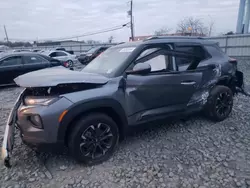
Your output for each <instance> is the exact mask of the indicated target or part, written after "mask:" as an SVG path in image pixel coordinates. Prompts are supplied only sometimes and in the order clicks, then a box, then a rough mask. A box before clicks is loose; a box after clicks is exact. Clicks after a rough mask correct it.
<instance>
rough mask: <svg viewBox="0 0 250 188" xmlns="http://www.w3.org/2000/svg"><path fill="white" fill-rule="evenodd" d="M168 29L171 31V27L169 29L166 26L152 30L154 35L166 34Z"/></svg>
mask: <svg viewBox="0 0 250 188" xmlns="http://www.w3.org/2000/svg"><path fill="white" fill-rule="evenodd" d="M170 31H171V29H169V28H167V27H163V28H161V29H159V30H156V31H155V32H154V35H156V36H160V35H166V34H168V33H169V32H170Z"/></svg>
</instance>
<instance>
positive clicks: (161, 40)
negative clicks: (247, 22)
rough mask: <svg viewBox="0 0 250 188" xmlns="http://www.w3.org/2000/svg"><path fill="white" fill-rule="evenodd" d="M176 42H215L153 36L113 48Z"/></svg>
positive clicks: (203, 39) (198, 38) (194, 38)
mask: <svg viewBox="0 0 250 188" xmlns="http://www.w3.org/2000/svg"><path fill="white" fill-rule="evenodd" d="M176 42H180V43H181V42H194V43H198V44H215V43H216V41H211V40H206V38H202V37H187V36H155V37H150V38H148V39H145V40H143V41H135V42H127V43H123V44H120V45H117V46H115V47H132V46H138V45H140V44H157V43H176Z"/></svg>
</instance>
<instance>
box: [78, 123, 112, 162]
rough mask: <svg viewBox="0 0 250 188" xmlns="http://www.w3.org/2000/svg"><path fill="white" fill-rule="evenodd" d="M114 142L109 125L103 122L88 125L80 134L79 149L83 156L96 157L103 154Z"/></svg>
mask: <svg viewBox="0 0 250 188" xmlns="http://www.w3.org/2000/svg"><path fill="white" fill-rule="evenodd" d="M113 142H114V136H113V134H112V132H111V129H110V126H109V125H107V124H104V123H98V124H94V125H90V126H89V127H88V128H87V129H86V130H85V131H84V132H83V134H82V136H81V143H80V150H81V152H82V154H83V155H84V156H90V157H91V158H92V159H98V158H100V157H102V156H103V155H105V153H106V152H107V151H108V150H109V149H110V148H111V146H112V143H113Z"/></svg>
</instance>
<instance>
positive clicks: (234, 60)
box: [229, 57, 237, 65]
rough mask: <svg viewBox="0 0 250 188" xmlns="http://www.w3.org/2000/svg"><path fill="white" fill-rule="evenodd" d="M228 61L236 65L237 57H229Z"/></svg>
mask: <svg viewBox="0 0 250 188" xmlns="http://www.w3.org/2000/svg"><path fill="white" fill-rule="evenodd" d="M229 63H233V64H236V65H237V59H234V58H231V57H230V58H229Z"/></svg>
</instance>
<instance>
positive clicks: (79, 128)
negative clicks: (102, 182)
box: [68, 113, 119, 165]
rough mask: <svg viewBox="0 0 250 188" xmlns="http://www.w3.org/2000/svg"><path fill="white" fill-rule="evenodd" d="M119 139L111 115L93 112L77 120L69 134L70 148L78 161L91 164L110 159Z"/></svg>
mask: <svg viewBox="0 0 250 188" xmlns="http://www.w3.org/2000/svg"><path fill="white" fill-rule="evenodd" d="M118 140H119V131H118V127H117V125H116V123H115V122H114V121H113V120H112V118H110V117H109V116H107V115H105V114H102V113H93V114H89V115H86V116H83V117H82V118H81V119H80V120H78V121H77V123H76V125H75V127H74V129H73V130H72V132H71V133H70V136H69V144H68V145H69V150H70V153H71V154H72V156H73V157H74V158H75V159H76V160H77V161H78V162H84V163H86V164H89V165H94V164H99V163H101V162H103V161H106V160H108V159H109V158H110V157H111V156H112V154H113V152H114V151H115V149H116V147H117V145H118Z"/></svg>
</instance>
